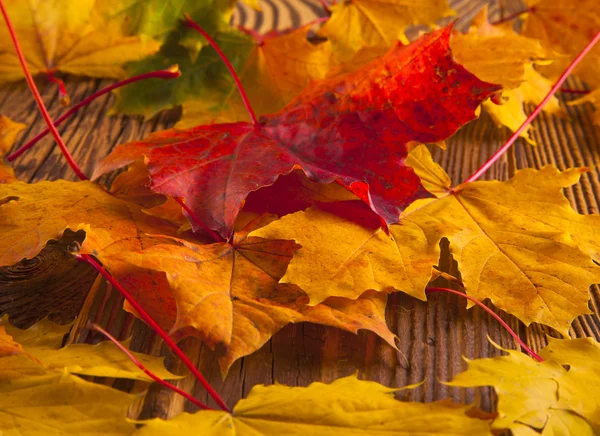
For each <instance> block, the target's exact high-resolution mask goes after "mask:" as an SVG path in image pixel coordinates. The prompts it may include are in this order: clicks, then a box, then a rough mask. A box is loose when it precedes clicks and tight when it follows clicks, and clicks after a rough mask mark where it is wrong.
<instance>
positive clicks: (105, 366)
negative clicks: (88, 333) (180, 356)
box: [0, 318, 181, 381]
mask: <svg viewBox="0 0 600 436" xmlns="http://www.w3.org/2000/svg"><path fill="white" fill-rule="evenodd" d="M0 328H3V329H4V328H6V331H7V333H8V335H10V336H11V337H12V338H13V341H14V343H15V344H17V345H19V346H20V347H21V350H22V351H21V353H16V352H14V351H13V352H11V351H10V350H8V352H5V351H3V349H4V347H2V348H0V368H4V369H6V368H9V367H13V368H14V367H16V366H18V364H19V363H20V362H23V358H24V357H27V358H29V359H31V360H33V361H34V362H37V363H40V364H42V365H43V367H44V368H45V369H46V370H47V371H55V372H58V373H60V372H63V370H66V371H67V372H69V373H72V374H80V375H90V376H97V377H114V378H129V379H137V380H144V381H152V379H151V378H150V377H148V375H146V374H145V373H144V372H142V371H141V370H140V369H139V368H138V367H137V366H136V365H135V364H134V363H133V362H132V361H131V360H130V359H129V357H127V355H126V354H125V353H123V352H122V351H121V350H120V349H119V348H118V347H117V346H116V345H115V344H113V343H112V342H110V341H104V342H100V343H99V344H97V345H89V344H71V345H67V346H66V347H64V348H61V345H62V341H63V337H64V335H65V333H67V332H68V331H69V326H60V325H58V324H55V323H53V322H50V321H48V320H42V321H40V322H38V323H37V324H35V325H34V326H33V327H31V328H29V329H27V330H20V329H18V328H16V327H13V326H12V325H10V324H9V323H7V322H6V318H4V320H3V319H0ZM0 338H2V336H0ZM0 343H2V342H0ZM124 345H125V346H126V347H128V345H129V341H125V342H124ZM18 354H24V356H21V357H13V356H16V355H18ZM132 354H133V355H134V356H135V357H136V358H137V359H138V360H139V361H140V362H142V363H143V364H144V366H146V368H148V369H149V370H150V371H152V372H153V373H155V374H156V375H158V376H159V377H160V378H163V379H176V378H181V377H180V376H176V375H174V374H172V373H170V372H169V371H167V370H166V369H165V367H164V363H163V360H164V358H163V357H155V356H149V355H147V354H142V353H135V352H132ZM11 380H14V377H13V378H11Z"/></svg>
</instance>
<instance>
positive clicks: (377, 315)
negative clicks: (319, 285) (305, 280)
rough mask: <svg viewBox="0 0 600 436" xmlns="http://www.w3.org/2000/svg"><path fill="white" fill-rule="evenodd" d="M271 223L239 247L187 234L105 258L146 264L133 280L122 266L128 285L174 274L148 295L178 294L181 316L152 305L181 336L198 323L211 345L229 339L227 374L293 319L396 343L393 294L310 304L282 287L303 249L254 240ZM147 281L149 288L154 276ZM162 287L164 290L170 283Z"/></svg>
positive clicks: (114, 250)
mask: <svg viewBox="0 0 600 436" xmlns="http://www.w3.org/2000/svg"><path fill="white" fill-rule="evenodd" d="M264 220H265V217H260V218H258V219H256V220H254V221H252V222H251V223H250V224H249V225H248V226H247V228H246V229H244V230H241V231H238V232H236V233H235V236H234V240H233V243H232V244H231V245H230V244H228V243H224V242H223V243H214V244H198V243H194V242H192V241H189V240H188V241H186V240H183V239H179V240H177V241H176V242H178V243H177V244H175V243H173V242H175V240H172V241H171V242H170V243H169V242H168V241H163V242H162V243H158V242H157V243H155V244H153V245H147V247H145V248H144V249H143V250H138V251H133V250H131V251H125V250H122V249H121V248H120V247H119V246H114V247H111V249H110V250H108V251H106V250H105V251H104V252H102V253H100V254H99V257H100V259H102V261H103V262H105V263H106V264H107V265H108V266H109V268H111V271H112V266H114V264H115V262H119V261H123V262H125V263H129V264H132V265H134V266H135V267H138V268H139V270H138V271H137V272H130V274H129V277H128V275H127V274H123V273H122V272H120V271H122V268H118V270H119V271H117V272H116V274H115V275H116V276H117V277H118V279H119V281H120V282H122V283H124V284H125V283H128V282H130V281H131V280H136V277H139V274H140V273H141V274H142V277H143V274H144V272H143V271H147V270H151V271H158V272H162V273H164V274H166V277H167V279H168V286H166V289H162V290H161V289H160V288H159V287H158V286H157V284H154V286H152V287H146V290H147V291H146V292H148V291H150V292H156V294H159V295H164V294H169V293H170V291H171V292H172V293H173V296H174V300H175V302H176V306H177V312H176V318H172V319H171V320H169V319H168V318H167V317H166V316H165V311H166V310H167V311H168V306H167V305H166V304H165V302H164V301H162V302H159V304H148V302H147V301H146V302H144V303H145V309H146V310H148V311H149V313H151V314H152V316H153V317H155V318H159V319H162V320H163V321H162V322H163V324H165V328H167V329H170V334H171V335H172V336H174V337H175V338H177V339H180V338H182V337H184V336H187V335H189V334H195V333H194V332H193V331H191V330H190V328H193V329H195V330H196V331H197V332H198V333H196V334H197V335H199V336H200V337H201V339H202V340H203V341H204V342H205V343H207V344H208V345H209V346H210V347H214V346H215V345H216V344H219V343H221V344H224V345H225V346H226V347H227V349H226V352H225V354H224V355H222V356H221V357H220V364H221V369H222V371H223V373H226V372H227V370H228V369H229V367H230V366H231V364H233V362H234V361H235V360H236V359H238V358H239V357H242V356H245V355H247V354H250V353H252V352H254V351H255V350H257V349H258V348H260V347H261V346H262V345H263V344H265V343H266V342H267V341H268V339H269V338H270V337H271V336H272V335H273V334H275V333H276V332H277V331H278V330H280V329H281V328H282V327H284V326H285V325H286V324H288V323H290V322H307V321H308V322H314V323H319V324H324V325H331V326H334V327H338V328H342V329H345V330H348V331H351V332H354V333H356V332H357V331H358V330H359V329H368V330H371V331H373V332H375V333H377V334H378V335H380V336H381V337H382V338H384V339H385V340H386V341H388V343H390V345H392V346H395V344H394V340H395V336H394V335H393V334H392V333H391V332H390V331H389V330H388V328H387V325H386V323H385V317H384V311H385V304H386V296H385V295H383V294H378V293H367V294H365V295H363V296H362V297H361V298H359V299H357V300H354V301H351V300H346V299H342V298H337V299H335V298H333V299H329V300H327V301H325V302H324V303H323V304H321V305H318V306H314V307H312V306H311V307H309V306H307V304H306V303H307V302H308V298H307V297H306V295H305V294H304V293H303V292H302V291H301V290H300V289H298V288H296V287H294V286H287V285H278V280H279V278H280V277H281V275H283V273H284V271H285V268H286V266H287V263H288V262H289V260H290V259H291V256H292V253H293V252H294V251H295V250H296V249H297V248H298V247H297V245H296V244H294V243H293V242H291V241H267V240H263V239H260V238H247V236H246V235H247V233H248V231H249V230H251V229H253V228H255V227H256V226H257V225H262V223H263V222H264ZM132 276H133V277H132ZM137 280H139V278H137ZM144 283H145V284H146V285H148V284H149V280H145V281H144ZM160 284H161V286H163V287H164V282H162V283H160ZM155 314H156V315H155Z"/></svg>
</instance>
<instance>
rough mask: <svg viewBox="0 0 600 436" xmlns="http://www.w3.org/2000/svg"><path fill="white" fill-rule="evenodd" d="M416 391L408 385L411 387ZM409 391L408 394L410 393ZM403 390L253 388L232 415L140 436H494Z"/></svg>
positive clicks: (485, 426)
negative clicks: (398, 395)
mask: <svg viewBox="0 0 600 436" xmlns="http://www.w3.org/2000/svg"><path fill="white" fill-rule="evenodd" d="M410 387H414V386H407V387H406V388H410ZM406 388H404V389H406ZM397 390H399V389H392V388H388V387H385V386H382V385H380V384H378V383H375V382H370V381H361V380H358V379H357V378H356V377H355V376H350V377H345V378H341V379H337V380H335V381H334V382H332V383H331V384H329V385H326V384H323V383H312V384H311V385H310V386H308V387H306V388H302V387H287V386H283V385H274V386H260V385H259V386H254V387H253V388H252V390H251V391H250V393H249V394H248V396H247V398H244V399H242V400H240V401H239V402H238V403H237V405H236V406H235V407H234V409H233V413H231V414H229V413H226V412H217V411H208V412H206V411H201V412H197V413H195V414H189V413H185V412H184V413H182V414H181V415H179V416H177V417H175V418H174V419H172V420H169V421H163V420H161V419H154V420H150V421H145V422H144V424H145V425H144V427H142V428H141V429H140V430H138V432H137V433H136V435H139V436H154V435H157V436H158V435H161V436H162V435H165V434H187V433H190V432H198V434H202V435H206V436H212V435H214V436H217V435H218V436H226V435H231V436H233V435H237V436H245V435H257V434H261V435H284V434H285V435H290V436H304V435H309V434H310V435H315V436H330V435H331V434H335V433H338V434H343V435H356V436H359V435H360V436H364V435H416V434H419V435H475V434H476V435H490V434H491V433H490V430H489V426H490V424H489V421H487V420H482V419H477V418H471V417H469V415H468V414H469V411H470V409H471V408H470V407H469V406H456V405H448V404H446V403H429V404H422V403H403V402H400V401H397V400H395V399H394V397H393V393H394V392H395V391H397Z"/></svg>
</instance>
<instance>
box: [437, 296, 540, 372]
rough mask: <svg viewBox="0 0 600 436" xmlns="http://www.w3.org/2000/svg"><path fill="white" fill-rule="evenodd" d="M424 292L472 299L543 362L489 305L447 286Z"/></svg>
mask: <svg viewBox="0 0 600 436" xmlns="http://www.w3.org/2000/svg"><path fill="white" fill-rule="evenodd" d="M425 292H428V293H431V292H449V293H451V294H455V295H459V296H461V297H463V298H466V299H467V300H470V301H472V302H473V303H475V304H476V305H478V306H479V307H481V308H482V309H483V310H485V311H486V312H487V313H489V314H490V315H492V316H493V317H494V319H495V320H496V321H498V322H499V323H500V325H502V327H504V329H505V330H506V331H507V332H508V333H509V334H510V335H511V336H512V337H513V338H514V339H515V341H517V342H518V343H519V345H520V346H521V347H523V348H524V349H525V351H527V353H529V355H530V356H531V357H533V358H534V359H535V360H537V361H538V362H543V361H544V359H542V358H541V357H540V356H538V354H537V353H536V352H535V351H533V350H532V349H531V348H529V347H528V346H527V344H526V343H525V342H523V341H522V340H521V338H520V337H519V335H517V334H516V333H515V332H514V331H513V329H511V328H510V326H509V325H508V324H507V323H506V322H505V321H504V320H503V319H502V318H500V316H499V315H498V314H497V313H496V312H494V311H493V310H492V309H490V308H489V307H487V306H486V305H485V304H483V303H482V302H481V301H479V300H477V299H476V298H473V297H471V296H470V295H467V294H464V293H462V292H460V291H456V290H454V289H449V288H427V289H426V290H425Z"/></svg>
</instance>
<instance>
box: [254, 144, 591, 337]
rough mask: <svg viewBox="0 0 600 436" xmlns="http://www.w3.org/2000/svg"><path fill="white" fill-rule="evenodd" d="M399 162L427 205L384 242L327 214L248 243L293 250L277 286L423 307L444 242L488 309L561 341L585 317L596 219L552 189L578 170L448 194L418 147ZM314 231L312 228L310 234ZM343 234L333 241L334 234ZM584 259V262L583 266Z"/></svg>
mask: <svg viewBox="0 0 600 436" xmlns="http://www.w3.org/2000/svg"><path fill="white" fill-rule="evenodd" d="M407 164H408V165H410V166H412V167H413V168H414V169H415V172H416V173H417V174H418V175H419V176H420V177H421V181H422V182H423V185H424V186H425V188H426V189H427V190H428V191H429V192H430V193H432V194H433V195H435V197H436V198H433V199H420V200H416V201H415V202H414V203H413V204H411V205H410V206H409V207H407V208H406V209H405V211H404V212H403V213H402V215H401V221H400V224H395V225H392V226H390V227H389V232H390V236H389V237H388V236H386V235H385V234H384V233H383V231H382V230H380V229H379V228H377V227H374V226H373V225H371V226H366V227H365V226H364V225H359V224H357V222H358V223H360V220H354V221H351V220H349V219H348V218H346V217H344V218H340V217H339V216H338V215H337V214H336V208H337V206H336V205H335V204H334V205H330V206H329V208H328V209H327V210H324V209H323V208H320V209H312V210H311V209H309V210H308V211H306V212H298V213H295V214H292V215H288V216H286V217H283V218H282V219H280V220H278V221H275V222H273V223H271V224H269V225H268V226H266V227H264V228H262V229H259V230H258V231H256V232H253V233H252V236H260V237H264V238H281V239H291V240H295V241H296V242H297V243H298V244H300V245H302V247H303V248H302V249H300V250H299V251H298V252H297V254H296V255H295V256H294V258H293V259H292V261H291V262H290V265H289V267H288V269H287V271H286V274H285V276H284V277H283V278H282V282H285V283H294V284H296V285H298V286H299V287H300V288H302V289H303V290H304V291H305V292H307V293H308V294H309V296H310V297H311V304H312V303H316V302H318V301H319V300H320V299H321V298H322V297H323V292H322V291H321V290H319V289H318V288H317V287H316V286H315V285H316V283H317V282H321V283H323V282H324V281H325V282H326V283H327V289H328V293H329V294H330V295H338V296H344V297H348V298H352V296H353V295H358V294H360V293H361V292H363V291H364V290H366V289H375V290H385V289H386V288H389V287H394V288H396V289H399V290H402V291H404V292H406V293H408V294H410V295H412V296H415V297H417V298H421V299H425V295H424V287H425V286H426V284H427V282H428V281H429V279H430V278H431V268H432V267H433V266H434V265H436V264H437V261H438V259H439V254H440V250H439V246H438V243H439V241H440V240H441V239H442V238H444V237H445V238H448V239H449V241H450V251H451V252H452V254H453V256H454V258H455V259H456V261H457V262H458V266H459V270H460V271H461V276H462V280H463V282H464V285H465V291H466V292H467V294H469V295H472V296H473V297H475V298H476V299H478V300H480V301H482V300H485V299H490V301H491V302H492V303H493V304H494V305H496V306H497V307H499V308H500V309H502V310H504V311H506V312H508V313H511V314H513V315H515V316H516V317H518V318H519V319H521V320H522V321H523V322H525V323H526V324H530V323H532V322H539V323H543V324H546V325H549V326H551V327H553V328H555V329H557V330H559V331H560V332H562V333H564V334H566V333H567V332H568V327H569V324H570V322H571V321H572V320H573V319H574V318H575V317H577V316H579V315H580V314H583V313H589V309H588V307H587V302H588V299H589V294H588V288H589V286H590V285H591V284H594V283H598V281H599V280H600V268H599V267H598V266H596V265H595V264H594V262H593V260H596V261H598V259H599V253H600V241H599V240H598V237H597V235H598V234H599V232H598V229H599V228H600V217H599V216H598V215H580V214H578V213H577V212H575V211H574V210H573V209H572V208H571V207H570V204H569V202H568V200H567V199H566V198H565V197H564V195H563V193H562V189H563V188H564V187H567V186H570V185H572V184H574V183H576V182H577V180H579V176H580V174H581V172H582V171H585V169H572V170H567V171H564V172H560V171H558V170H557V169H556V168H554V167H552V166H546V167H544V168H543V169H541V170H533V169H524V170H520V171H518V172H517V173H516V174H515V176H514V177H513V178H512V179H511V180H509V181H506V182H498V181H491V182H487V181H485V182H471V183H464V184H462V185H458V186H457V187H455V188H454V189H450V179H449V177H448V175H447V174H446V173H445V172H444V171H443V169H442V168H441V167H440V166H439V165H437V164H435V163H434V162H433V160H432V158H431V155H430V154H429V151H428V150H427V148H426V147H425V146H420V147H417V148H416V149H415V150H413V152H412V153H411V154H410V155H409V157H408V158H407ZM317 229H319V230H317ZM342 235H343V236H342ZM592 259H593V260H592Z"/></svg>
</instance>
